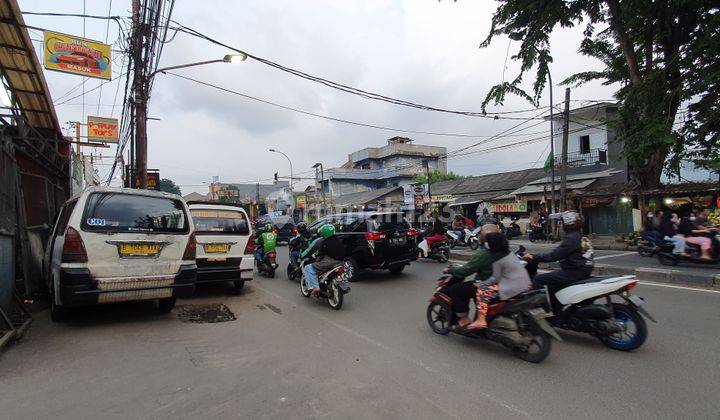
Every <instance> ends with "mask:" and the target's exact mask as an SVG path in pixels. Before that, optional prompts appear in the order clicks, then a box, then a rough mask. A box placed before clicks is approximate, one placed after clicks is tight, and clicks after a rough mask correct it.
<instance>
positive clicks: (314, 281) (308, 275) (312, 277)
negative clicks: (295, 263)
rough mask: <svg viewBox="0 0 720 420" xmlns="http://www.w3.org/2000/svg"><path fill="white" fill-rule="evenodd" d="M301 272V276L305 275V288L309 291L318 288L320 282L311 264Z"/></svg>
mask: <svg viewBox="0 0 720 420" xmlns="http://www.w3.org/2000/svg"><path fill="white" fill-rule="evenodd" d="M302 271H303V274H305V284H307V287H309V288H311V289H315V288H316V287H320V280H318V275H317V271H315V267H313V266H312V264H308V265H306V266H305V267H303V270H302Z"/></svg>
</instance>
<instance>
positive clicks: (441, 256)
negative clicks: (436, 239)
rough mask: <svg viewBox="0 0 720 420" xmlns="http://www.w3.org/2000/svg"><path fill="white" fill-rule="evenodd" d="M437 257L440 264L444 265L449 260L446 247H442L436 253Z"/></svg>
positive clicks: (448, 252)
mask: <svg viewBox="0 0 720 420" xmlns="http://www.w3.org/2000/svg"><path fill="white" fill-rule="evenodd" d="M437 255H438V261H440V262H441V263H446V262H448V261H449V260H450V250H449V249H448V248H447V247H442V249H440V250H439V251H438V254H437Z"/></svg>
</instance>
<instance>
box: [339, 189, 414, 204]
mask: <svg viewBox="0 0 720 420" xmlns="http://www.w3.org/2000/svg"><path fill="white" fill-rule="evenodd" d="M397 190H402V187H386V188H379V189H377V190H370V191H363V192H358V193H352V194H345V195H341V196H339V197H336V198H333V200H332V201H333V204H334V205H336V206H347V205H351V204H366V203H369V202H371V201H374V200H377V199H378V198H381V197H383V196H385V195H388V194H390V193H393V192H395V191H397Z"/></svg>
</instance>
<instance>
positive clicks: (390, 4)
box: [21, 0, 612, 192]
mask: <svg viewBox="0 0 720 420" xmlns="http://www.w3.org/2000/svg"><path fill="white" fill-rule="evenodd" d="M97 3H98V4H94V2H93V4H92V5H89V7H88V13H90V14H106V13H107V9H105V10H103V9H104V8H106V7H107V5H106V4H100V3H102V2H97ZM21 7H22V8H23V9H24V10H40V9H46V8H47V5H45V4H44V2H43V1H41V0H23V1H21ZM113 8H114V10H113V13H114V14H120V15H127V10H125V9H127V5H115V4H113ZM64 9H67V10H64ZM493 10H494V9H493V8H492V7H488V3H487V2H451V1H442V2H436V1H427V2H421V1H415V0H405V1H400V0H397V1H384V2H367V1H362V0H355V1H350V0H344V1H336V2H327V1H320V0H316V1H303V2H297V1H292V0H285V1H273V2H268V1H262V0H252V1H244V2H227V1H221V0H205V1H203V2H181V3H178V4H177V5H176V7H175V11H174V19H175V20H177V21H179V22H181V23H183V24H185V25H187V26H190V27H192V28H194V29H197V30H199V31H201V32H203V33H205V34H207V35H209V36H211V37H214V38H217V39H218V40H221V41H225V42H227V43H229V44H231V45H233V46H237V47H238V48H242V49H245V50H247V51H249V52H252V53H253V54H256V55H259V56H262V57H265V58H268V59H271V60H273V61H276V62H279V63H282V64H284V65H286V66H289V67H294V68H297V69H300V70H302V71H305V72H307V73H311V74H314V75H318V76H321V77H325V78H328V79H331V80H334V81H337V82H340V83H344V84H347V85H351V86H356V87H359V88H362V89H366V90H371V91H375V92H379V93H382V94H385V95H388V96H394V97H398V98H402V99H407V100H410V101H415V102H419V103H424V104H429V105H435V106H440V107H446V108H452V109H460V110H473V111H475V110H479V108H480V104H481V103H482V101H483V99H484V98H485V95H486V93H487V91H488V90H489V89H490V87H491V86H492V85H494V84H496V83H499V82H500V81H502V77H503V67H504V66H505V59H506V54H507V51H508V48H509V52H510V55H512V54H513V53H514V52H516V51H517V48H518V47H519V45H515V44H516V43H508V42H509V41H507V40H506V39H502V38H497V39H496V40H494V42H493V43H492V45H490V47H488V48H485V49H480V48H478V46H479V44H480V42H481V41H482V40H483V39H484V37H485V35H486V33H487V30H488V29H489V25H490V18H491V15H492V12H493ZM52 11H57V12H68V11H71V12H77V10H74V9H73V10H71V8H70V7H63V6H61V5H54V7H53V10H52ZM27 21H28V23H29V24H38V25H39V26H47V27H49V28H51V29H55V30H59V31H61V32H68V33H74V34H79V35H81V33H78V28H79V26H78V23H79V21H78V20H67V19H65V20H62V19H58V18H54V19H53V18H41V17H34V16H33V17H31V16H28V17H27ZM111 26H112V25H111ZM581 30H582V28H573V29H562V30H560V29H559V30H557V31H556V32H555V33H554V34H553V35H552V37H551V41H552V48H553V49H552V51H553V53H554V62H553V64H552V68H551V71H552V75H553V77H554V80H555V82H556V83H557V82H559V81H561V80H563V79H564V78H566V77H567V76H569V75H571V74H573V73H574V72H577V71H580V70H586V69H588V68H598V67H599V64H598V63H597V62H595V61H593V60H592V59H588V58H584V57H579V56H578V54H577V52H576V50H577V47H578V45H579V41H580V39H581ZM112 31H114V28H111V33H110V36H109V38H110V40H111V41H112V40H113V39H115V36H116V34H115V33H114V32H112ZM104 35H105V26H104V24H103V22H91V21H87V37H89V38H94V39H103V38H104ZM35 36H37V35H35ZM229 52H231V51H228V50H227V49H226V48H223V47H220V46H216V45H213V44H210V43H208V42H206V41H204V40H200V39H197V38H194V37H191V36H188V35H185V34H178V35H177V36H176V37H175V39H174V40H173V41H172V42H170V43H168V44H167V45H166V46H165V48H164V50H163V57H162V60H161V65H160V66H161V67H163V66H171V65H177V64H184V63H188V62H194V61H204V60H211V59H216V58H221V57H222V56H223V55H225V54H226V53H229ZM518 70H519V63H516V62H513V61H512V60H508V62H507V68H506V69H505V79H506V80H507V79H510V78H512V77H515V76H516V75H517V71H518ZM176 72H177V73H178V74H183V75H187V76H189V77H193V78H197V79H199V80H203V81H207V82H210V83H214V84H217V85H220V86H223V87H226V88H228V89H233V90H238V91H241V92H244V93H247V94H249V95H253V96H257V97H260V98H263V99H267V100H271V101H274V102H277V103H280V104H283V105H287V106H291V107H296V108H300V109H304V110H307V111H310V112H315V113H319V114H325V115H331V116H334V117H338V118H345V119H350V120H356V121H360V122H367V123H374V124H379V125H385V126H394V127H398V128H407V129H412V130H421V131H440V132H461V133H474V134H477V135H485V136H487V135H493V134H496V133H499V132H501V131H503V130H505V129H507V128H509V127H512V126H513V125H515V124H517V123H518V122H517V121H505V120H492V119H482V118H471V117H463V116H456V115H446V114H441V113H432V112H426V111H419V110H413V109H408V108H404V107H399V106H394V105H390V104H386V103H381V102H377V101H371V100H367V99H364V98H360V97H356V96H352V95H348V94H346V93H342V92H338V91H335V90H333V89H330V88H328V87H325V86H323V85H320V84H317V83H313V82H310V81H307V80H303V79H300V78H297V77H294V76H291V75H288V74H286V73H283V72H280V71H278V70H276V69H272V68H270V67H268V66H265V65H262V64H261V63H258V62H255V61H253V60H247V61H245V62H242V63H239V64H212V65H207V66H202V67H194V68H187V69H179V70H176ZM533 76H534V74H528V75H527V76H526V78H525V82H526V84H527V86H528V87H529V86H530V85H531V83H532V81H533ZM46 77H47V78H48V83H49V85H50V89H51V91H52V93H53V95H54V96H56V97H57V96H59V95H60V94H62V93H64V92H65V91H67V90H68V89H70V88H71V87H73V86H74V85H76V84H77V83H78V82H79V81H80V79H79V78H77V77H74V76H70V75H62V74H57V73H54V74H50V73H47V74H46ZM95 85H97V81H94V80H91V81H88V83H87V88H88V89H89V88H90V87H94V86H95ZM114 86H115V84H111V85H108V86H107V88H104V92H103V96H102V100H101V102H102V103H103V104H107V105H110V104H112V102H113V94H114ZM562 91H563V88H561V87H555V90H554V93H555V97H556V99H555V101H556V102H559V98H561V97H562ZM611 93H612V89H608V88H607V87H604V86H601V85H599V84H590V85H587V86H584V87H581V88H578V89H574V90H573V92H572V97H573V98H582V99H597V98H599V99H605V98H608V97H610V96H611ZM119 96H120V102H121V100H122V95H119ZM79 101H80V100H79V99H78V100H75V101H73V102H79ZM541 101H542V103H543V104H546V103H547V102H548V99H547V94H545V95H544V97H543V98H542V99H541ZM97 102H98V92H94V93H92V94H88V95H87V97H86V103H87V104H91V103H92V104H97ZM527 108H531V106H530V104H528V103H527V102H525V101H523V100H522V99H520V98H516V97H508V98H507V100H506V102H505V104H504V106H502V107H497V108H494V107H491V108H490V109H497V110H512V109H527ZM109 109H110V106H107V107H105V106H103V107H101V114H102V113H103V112H109ZM85 112H86V114H88V113H89V114H94V113H95V107H93V108H92V110H90V106H89V105H88V106H87V107H86V111H85ZM116 114H117V111H116ZM150 114H151V116H153V117H158V118H161V121H151V122H150V124H149V160H150V166H151V167H158V168H159V169H160V170H161V173H162V175H163V177H169V178H173V179H175V180H176V181H177V182H178V184H181V185H185V187H183V192H189V191H193V190H194V191H201V192H206V191H207V187H206V185H205V184H203V182H208V181H209V180H210V179H211V177H212V176H213V175H219V176H220V177H221V179H222V180H224V181H228V182H230V181H235V182H238V181H252V180H258V179H269V178H272V176H273V173H274V172H280V174H281V175H283V174H287V173H289V165H288V163H287V161H286V160H285V159H284V158H283V157H282V156H280V155H277V154H273V153H270V152H268V151H267V150H268V149H269V148H277V149H279V150H282V151H284V152H285V153H287V154H288V155H289V156H290V157H291V159H292V162H293V166H294V167H293V169H294V171H295V173H300V172H302V171H308V170H309V169H310V167H311V166H312V165H313V164H314V163H315V162H323V163H324V164H325V166H326V167H331V166H334V165H340V164H342V163H343V162H344V161H345V160H346V159H347V155H348V153H351V152H352V151H355V150H358V149H360V148H363V147H368V146H379V145H382V144H384V143H385V141H386V139H387V138H389V137H392V136H393V135H396V134H402V133H394V132H387V131H381V130H373V129H368V128H362V127H356V126H348V125H344V124H340V123H335V122H330V121H325V120H321V119H317V118H313V117H308V116H304V115H300V114H296V113H293V112H290V111H286V110H281V109H277V108H274V107H271V106H268V105H265V104H261V103H258V102H254V101H250V100H247V99H243V98H240V97H238V96H235V95H232V94H229V93H225V92H220V91H217V90H214V89H211V88H208V87H205V86H201V85H198V84H195V83H193V82H189V81H186V80H181V79H178V78H175V77H173V76H171V75H163V74H159V75H158V76H157V80H156V82H155V85H154V90H153V94H152V98H151V101H150ZM58 115H59V117H60V119H61V121H68V120H77V119H81V118H83V115H82V113H81V107H80V106H76V105H73V106H63V107H60V108H58ZM528 125H529V124H528ZM542 130H547V127H546V124H541V125H540V126H538V127H534V128H531V129H528V132H530V133H535V132H538V131H542ZM535 136H537V135H535ZM410 137H413V138H414V139H416V141H417V142H418V143H422V144H435V145H440V146H445V147H447V148H448V149H449V150H453V149H456V148H459V147H463V146H467V145H469V144H472V143H475V142H477V141H479V140H481V139H463V138H447V137H433V136H429V135H410ZM530 137H533V136H530ZM517 140H521V138H517V137H515V138H507V139H503V140H498V141H496V142H494V143H491V144H492V145H493V146H494V145H497V144H503V143H508V142H511V141H517ZM545 146H546V145H545V144H532V145H527V146H524V147H522V148H516V149H512V150H508V151H500V152H495V153H491V154H477V155H470V156H467V157H463V158H458V159H451V160H450V162H449V168H450V169H451V170H454V171H456V172H459V173H462V174H466V175H469V174H480V173H488V172H492V171H501V170H514V169H520V168H522V167H527V166H529V165H530V164H532V163H533V162H535V161H538V159H539V158H540V159H539V162H540V163H539V164H538V165H542V162H544V158H542V155H543V153H545V154H546V152H545V151H544V148H545ZM478 149H481V147H479V148H478ZM105 153H107V152H105Z"/></svg>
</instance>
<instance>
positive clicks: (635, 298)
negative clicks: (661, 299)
mask: <svg viewBox="0 0 720 420" xmlns="http://www.w3.org/2000/svg"><path fill="white" fill-rule="evenodd" d="M629 299H630V302H632V303H633V305H635V306H642V305H643V304H644V303H645V301H644V300H643V298H641V297H640V296H630V297H629Z"/></svg>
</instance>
